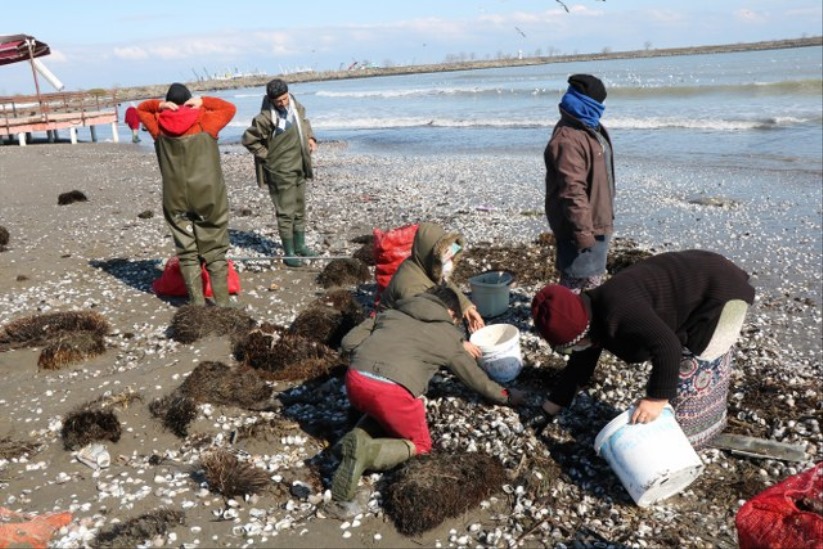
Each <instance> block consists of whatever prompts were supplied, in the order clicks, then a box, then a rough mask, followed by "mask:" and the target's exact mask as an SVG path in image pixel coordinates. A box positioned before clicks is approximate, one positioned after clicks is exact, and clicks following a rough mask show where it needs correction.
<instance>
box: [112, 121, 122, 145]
mask: <svg viewBox="0 0 823 549" xmlns="http://www.w3.org/2000/svg"><path fill="white" fill-rule="evenodd" d="M111 140H112V141H114V142H115V143H120V134H119V133H117V122H112V123H111Z"/></svg>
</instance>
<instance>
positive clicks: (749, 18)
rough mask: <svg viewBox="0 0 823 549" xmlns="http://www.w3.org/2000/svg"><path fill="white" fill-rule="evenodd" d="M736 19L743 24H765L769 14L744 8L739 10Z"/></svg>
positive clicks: (735, 14)
mask: <svg viewBox="0 0 823 549" xmlns="http://www.w3.org/2000/svg"><path fill="white" fill-rule="evenodd" d="M734 18H735V19H737V20H738V21H741V22H743V23H765V22H767V21H768V14H766V13H761V12H756V11H752V10H750V9H745V8H744V9H740V10H737V11H736V12H735V13H734Z"/></svg>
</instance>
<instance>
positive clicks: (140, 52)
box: [114, 46, 149, 60]
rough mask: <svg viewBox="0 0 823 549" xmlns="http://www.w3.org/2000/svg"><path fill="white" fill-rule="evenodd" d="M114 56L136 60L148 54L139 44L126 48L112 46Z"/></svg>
mask: <svg viewBox="0 0 823 549" xmlns="http://www.w3.org/2000/svg"><path fill="white" fill-rule="evenodd" d="M114 56H115V57H118V58H120V59H129V60H138V59H148V58H149V54H148V52H147V51H146V50H144V49H143V48H141V47H139V46H129V47H126V48H114Z"/></svg>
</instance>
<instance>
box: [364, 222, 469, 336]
mask: <svg viewBox="0 0 823 549" xmlns="http://www.w3.org/2000/svg"><path fill="white" fill-rule="evenodd" d="M465 247H466V242H465V239H464V238H463V236H462V235H461V234H460V233H447V232H446V231H445V230H444V229H443V228H442V227H440V226H439V225H436V224H435V223H420V224H419V225H418V227H417V233H416V234H415V235H414V242H413V243H412V250H411V255H410V256H409V257H407V258H406V259H405V260H403V262H402V263H401V264H400V266H399V267H398V268H397V271H396V272H395V273H394V275H393V276H392V278H391V280H390V281H389V285H388V286H387V287H386V289H385V290H383V294H382V295H381V296H380V307H381V308H389V309H391V308H393V307H394V306H395V305H396V304H397V303H398V302H399V301H400V300H401V299H404V298H406V297H410V296H413V295H417V294H419V293H422V292H425V291H426V290H428V289H429V288H432V287H434V286H436V285H437V284H439V283H441V282H445V283H446V284H448V286H449V287H450V288H451V289H452V290H454V291H455V293H456V294H457V297H458V298H459V299H460V316H462V317H463V319H464V320H465V321H466V324H468V327H469V331H470V332H475V331H476V330H479V329H480V328H482V327H483V326H485V323H484V322H483V317H481V316H480V313H478V312H477V306H476V305H475V304H474V303H472V302H471V301H470V300H469V298H467V297H466V296H465V295H464V294H463V292H461V291H460V290H459V289H458V288H457V286H455V285H454V284H453V283H452V282H449V277H450V276H451V274H452V272H453V271H454V266H455V265H456V264H457V262H458V261H459V260H460V258H461V257H462V255H463V250H464V249H465Z"/></svg>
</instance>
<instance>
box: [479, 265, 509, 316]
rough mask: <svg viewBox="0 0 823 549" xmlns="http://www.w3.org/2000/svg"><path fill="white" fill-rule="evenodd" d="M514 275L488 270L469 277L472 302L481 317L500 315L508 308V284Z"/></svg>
mask: <svg viewBox="0 0 823 549" xmlns="http://www.w3.org/2000/svg"><path fill="white" fill-rule="evenodd" d="M513 281H514V276H512V274H511V273H508V272H506V271H489V272H486V273H482V274H479V275H476V276H473V277H471V278H470V279H469V284H470V285H471V289H472V302H474V304H475V305H477V312H478V313H480V316H483V317H492V316H498V315H502V314H503V313H505V312H506V309H508V308H509V286H510V285H511V283H512V282H513Z"/></svg>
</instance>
